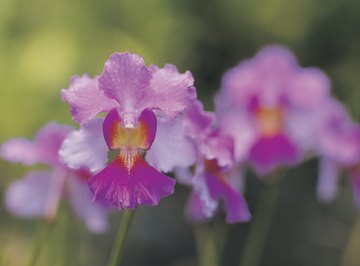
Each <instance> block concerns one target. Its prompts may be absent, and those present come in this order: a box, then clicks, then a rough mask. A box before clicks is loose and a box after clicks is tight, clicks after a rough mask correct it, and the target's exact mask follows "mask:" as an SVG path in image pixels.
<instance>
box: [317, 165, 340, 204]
mask: <svg viewBox="0 0 360 266" xmlns="http://www.w3.org/2000/svg"><path fill="white" fill-rule="evenodd" d="M339 172H340V169H339V167H338V166H337V164H336V163H335V162H334V161H332V160H330V159H327V158H321V159H320V162H319V176H318V183H317V196H318V197H319V199H320V200H321V201H324V202H330V201H332V200H333V199H334V198H335V196H336V194H337V191H338V183H339V177H340V173H339Z"/></svg>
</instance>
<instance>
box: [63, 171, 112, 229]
mask: <svg viewBox="0 0 360 266" xmlns="http://www.w3.org/2000/svg"><path fill="white" fill-rule="evenodd" d="M68 181H69V186H68V189H69V196H70V202H71V206H72V207H73V209H74V212H75V213H76V214H77V215H78V216H79V217H80V218H82V219H83V220H84V221H85V223H86V226H87V227H88V229H89V230H90V231H91V232H93V233H103V232H104V231H105V230H106V229H107V228H108V221H107V210H106V207H105V206H102V205H101V204H97V203H94V202H93V201H92V200H91V192H90V191H89V188H88V185H87V183H86V182H85V181H84V180H81V179H79V178H78V177H77V176H72V178H69V179H68Z"/></svg>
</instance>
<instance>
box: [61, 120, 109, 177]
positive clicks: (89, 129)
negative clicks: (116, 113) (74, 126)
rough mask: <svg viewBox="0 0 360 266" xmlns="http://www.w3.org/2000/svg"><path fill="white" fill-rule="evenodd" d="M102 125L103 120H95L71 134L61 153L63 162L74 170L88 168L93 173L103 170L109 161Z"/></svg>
mask: <svg viewBox="0 0 360 266" xmlns="http://www.w3.org/2000/svg"><path fill="white" fill-rule="evenodd" d="M102 124H103V119H102V118H93V119H92V120H90V121H89V122H87V123H86V124H84V125H83V126H82V127H81V128H80V129H79V130H76V131H73V132H72V133H70V134H69V136H68V137H67V138H66V139H65V141H64V142H63V144H62V146H61V149H60V151H59V155H60V159H61V161H62V162H64V163H65V164H67V165H68V166H69V167H70V168H74V169H79V168H82V167H87V168H88V169H89V170H90V171H91V172H96V171H98V170H100V169H103V168H104V167H105V166H106V162H107V160H108V158H107V154H108V148H107V146H106V143H105V140H104V136H103V130H102Z"/></svg>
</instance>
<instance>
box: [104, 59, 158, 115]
mask: <svg viewBox="0 0 360 266" xmlns="http://www.w3.org/2000/svg"><path fill="white" fill-rule="evenodd" d="M151 78H152V73H151V71H150V70H149V69H148V68H147V67H146V66H145V63H144V59H143V58H142V57H141V56H139V55H136V54H131V53H129V52H125V53H114V54H112V55H111V56H110V57H109V59H108V60H107V61H106V63H105V67H104V71H103V73H102V74H101V76H100V78H99V87H100V89H101V90H102V91H104V93H105V95H106V96H108V97H109V98H111V99H114V100H116V101H117V102H118V103H119V105H120V106H119V108H120V110H121V114H123V113H125V114H126V113H135V114H138V115H140V113H141V112H142V110H143V109H145V108H146V106H147V105H146V102H147V100H148V97H149V86H150V85H149V84H150V79H151Z"/></svg>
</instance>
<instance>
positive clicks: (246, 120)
mask: <svg viewBox="0 0 360 266" xmlns="http://www.w3.org/2000/svg"><path fill="white" fill-rule="evenodd" d="M328 98H329V80H328V78H327V76H326V75H325V74H324V73H323V72H321V71H320V70H319V69H316V68H301V67H300V66H299V65H298V64H297V62H296V60H295V58H294V56H293V55H292V54H291V53H290V52H289V51H288V50H287V49H285V48H283V47H279V46H271V47H266V48H264V49H262V50H261V51H260V52H259V53H258V54H257V55H256V56H255V58H254V59H250V60H247V61H245V62H241V63H240V64H239V65H238V66H236V67H234V68H232V69H230V70H229V71H228V72H226V73H225V75H224V77H223V80H222V86H221V90H220V93H219V94H218V95H217V98H216V113H217V116H218V117H219V126H220V127H221V128H223V131H224V132H225V134H227V135H229V136H231V137H232V138H233V139H234V141H235V159H236V161H238V162H244V161H247V160H248V161H249V162H250V163H251V165H252V166H253V167H254V169H255V170H256V171H257V172H258V173H259V174H260V175H266V174H268V173H270V172H272V171H273V170H274V169H275V168H277V167H279V166H293V165H295V164H297V163H298V162H299V161H300V160H301V159H302V158H303V157H304V153H305V152H306V151H307V150H308V149H310V147H311V145H312V144H313V135H312V132H313V128H312V125H313V124H312V116H313V113H314V112H316V111H317V109H318V108H319V106H321V105H322V104H323V103H324V102H326V100H327V99H328Z"/></svg>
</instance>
